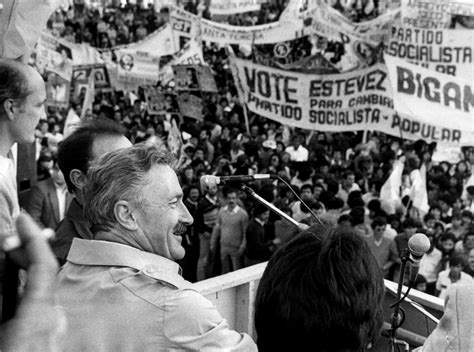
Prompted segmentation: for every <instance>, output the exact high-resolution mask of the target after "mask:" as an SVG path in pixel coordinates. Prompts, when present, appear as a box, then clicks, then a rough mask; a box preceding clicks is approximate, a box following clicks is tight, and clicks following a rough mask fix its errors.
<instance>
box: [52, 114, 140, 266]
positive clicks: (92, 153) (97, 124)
mask: <svg viewBox="0 0 474 352" xmlns="http://www.w3.org/2000/svg"><path fill="white" fill-rule="evenodd" d="M131 145H132V143H130V141H129V140H128V139H127V138H125V136H124V135H123V130H122V128H121V127H120V125H118V124H117V123H115V122H114V121H111V120H108V119H97V120H91V121H86V122H82V123H81V124H80V125H79V126H78V127H77V129H76V130H74V131H73V132H72V133H71V134H70V135H69V136H68V137H67V138H66V139H65V140H64V141H63V142H62V143H61V145H60V146H59V150H58V165H59V167H60V169H61V171H62V172H63V174H64V178H65V180H66V185H67V188H68V190H69V192H71V193H72V194H74V199H73V200H72V201H71V206H70V207H69V209H68V211H67V212H66V215H65V217H64V219H63V220H62V221H61V222H60V224H59V225H58V227H57V229H56V237H55V239H54V241H53V242H52V244H51V248H52V249H53V252H54V254H55V255H56V258H57V259H58V261H59V264H61V265H62V264H64V263H65V262H66V258H67V255H68V253H69V248H70V247H71V244H72V240H73V238H75V237H78V238H83V239H92V238H93V236H92V232H91V230H90V224H89V222H88V221H87V220H86V219H85V218H84V215H83V204H84V199H83V196H82V189H83V186H84V180H85V175H86V174H87V170H88V169H89V166H90V163H91V162H92V161H94V160H95V159H97V158H98V157H99V156H101V155H103V154H106V153H108V152H111V151H113V150H116V149H120V148H127V147H130V146H131Z"/></svg>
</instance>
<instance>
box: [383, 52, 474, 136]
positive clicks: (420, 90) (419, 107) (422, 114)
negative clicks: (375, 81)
mask: <svg viewBox="0 0 474 352" xmlns="http://www.w3.org/2000/svg"><path fill="white" fill-rule="evenodd" d="M385 61H386V63H387V69H388V72H389V76H390V82H391V85H392V90H393V94H394V96H393V101H394V106H395V110H397V112H398V113H399V114H400V115H401V116H402V117H408V118H410V119H411V120H410V121H408V120H407V119H406V118H403V119H402V118H401V117H400V119H401V120H403V121H402V125H401V128H402V130H404V131H406V132H407V133H410V134H411V133H421V136H422V137H423V139H430V140H435V141H438V142H444V143H458V144H468V145H471V144H472V141H473V140H474V85H473V82H472V80H471V81H468V80H463V79H461V78H460V77H453V76H449V75H446V74H443V73H438V72H435V71H431V70H428V69H426V68H423V67H421V66H416V65H413V64H410V63H408V62H406V61H404V60H401V59H399V58H396V57H393V56H390V55H385ZM430 137H431V138H430ZM436 139H437V140H436Z"/></svg>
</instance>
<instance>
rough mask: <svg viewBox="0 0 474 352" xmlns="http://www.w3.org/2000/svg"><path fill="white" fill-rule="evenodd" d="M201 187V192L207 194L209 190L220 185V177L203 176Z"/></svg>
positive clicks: (200, 181)
mask: <svg viewBox="0 0 474 352" xmlns="http://www.w3.org/2000/svg"><path fill="white" fill-rule="evenodd" d="M199 183H200V185H201V192H202V193H205V192H207V191H208V190H209V188H211V187H214V186H217V184H218V183H219V177H217V176H213V175H203V176H201V179H200V180H199Z"/></svg>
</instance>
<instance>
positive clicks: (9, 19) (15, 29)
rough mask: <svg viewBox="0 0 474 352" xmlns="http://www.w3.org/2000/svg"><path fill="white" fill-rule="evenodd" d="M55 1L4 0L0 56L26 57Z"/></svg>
mask: <svg viewBox="0 0 474 352" xmlns="http://www.w3.org/2000/svg"><path fill="white" fill-rule="evenodd" d="M59 3H60V1H59V0H48V1H44V0H28V1H15V0H4V1H2V2H1V4H2V10H1V11H0V57H2V58H9V59H18V58H20V57H25V58H28V57H29V56H30V54H31V53H32V51H33V48H34V47H35V45H36V43H37V42H38V38H39V36H40V35H41V32H42V31H43V30H44V29H45V28H46V22H47V21H48V19H49V17H50V16H51V14H52V13H53V12H54V10H56V9H57V8H58V7H59Z"/></svg>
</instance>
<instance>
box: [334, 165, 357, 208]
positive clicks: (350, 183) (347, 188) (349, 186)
mask: <svg viewBox="0 0 474 352" xmlns="http://www.w3.org/2000/svg"><path fill="white" fill-rule="evenodd" d="M353 191H360V187H359V185H358V184H357V183H356V182H355V174H354V172H353V171H351V170H347V171H345V172H344V174H343V180H342V182H341V184H340V185H339V190H338V192H337V193H336V197H338V198H341V199H342V200H343V201H344V209H348V208H349V205H348V204H347V200H348V198H349V193H351V192H353Z"/></svg>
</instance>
